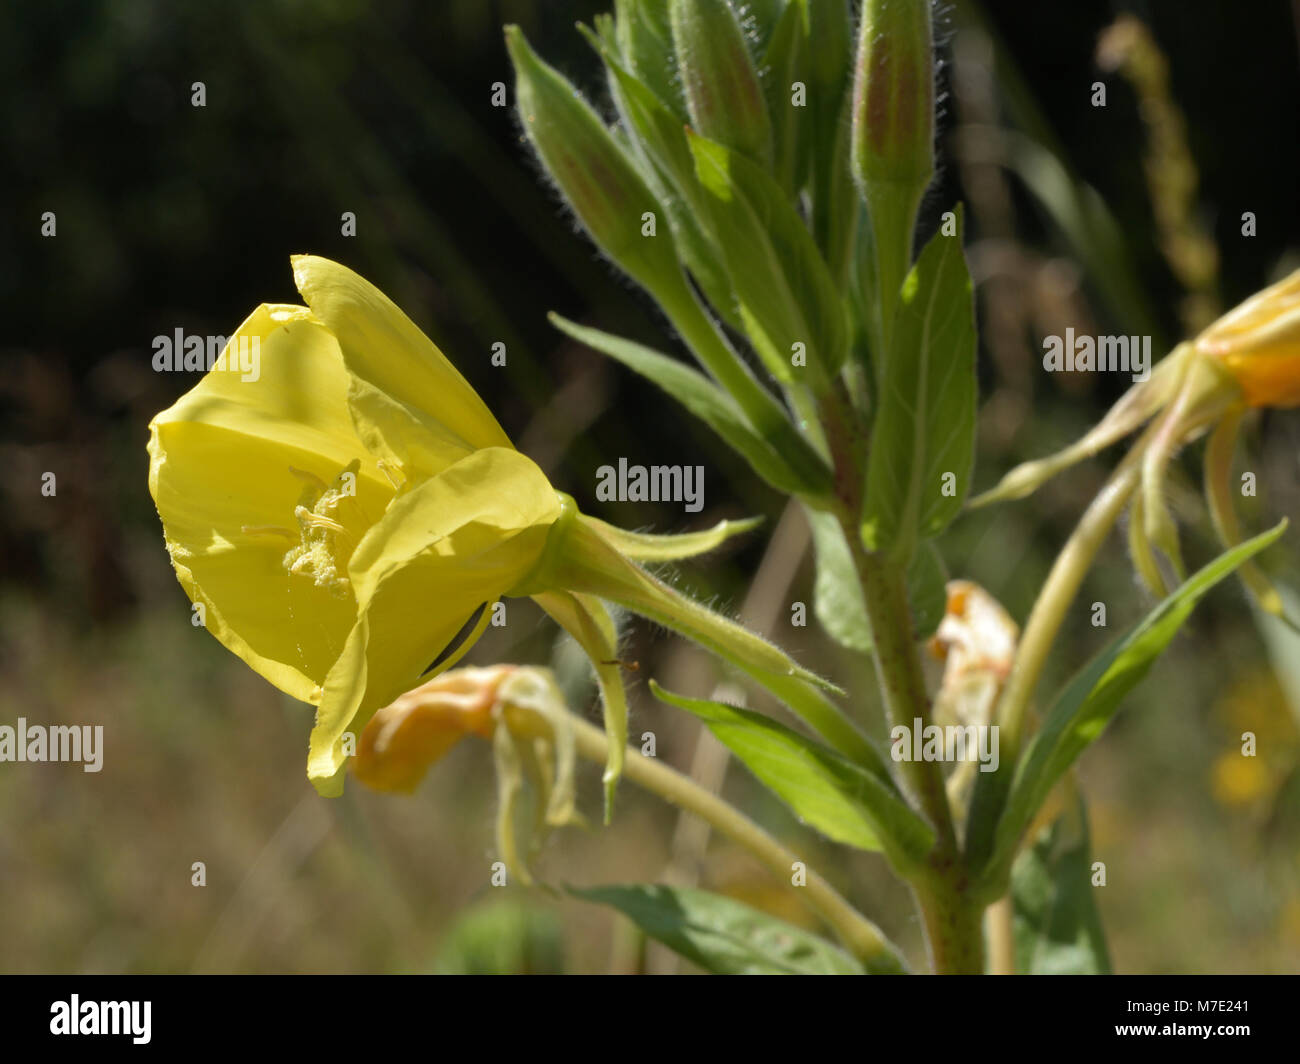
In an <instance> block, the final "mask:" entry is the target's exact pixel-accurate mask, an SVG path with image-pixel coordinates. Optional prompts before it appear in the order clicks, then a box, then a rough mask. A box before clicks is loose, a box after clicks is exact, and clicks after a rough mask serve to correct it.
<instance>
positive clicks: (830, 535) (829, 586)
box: [804, 507, 871, 654]
mask: <svg viewBox="0 0 1300 1064" xmlns="http://www.w3.org/2000/svg"><path fill="white" fill-rule="evenodd" d="M804 512H805V514H807V517H808V527H809V528H810V529H811V530H812V541H813V551H814V554H815V556H816V559H817V577H816V581H815V583H814V584H813V612H814V613H815V614H816V615H817V622H818V623H819V624H820V625H821V626H822V627H823V628H824V629H825V630H826V632H827V634H828V635H829V636H830V637H831V638H832V639H834V640H835V642H837V643H839V644H840V646H842V647H846V648H847V649H849V650H854V651H857V652H858V653H859V654H867V653H870V651H871V621H870V620H869V619H868V617H867V603H866V600H865V599H864V598H863V596H862V582H861V581H860V580H859V579H858V574H857V571H856V569H855V568H854V565H853V557H852V555H851V554H850V553H849V547H848V544H847V543H845V542H844V531H843V529H842V528H841V527H840V523H839V520H838V519H837V518H836V516H835V515H834V514H829V513H825V512H823V511H821V510H814V509H812V508H811V507H805V508H804Z"/></svg>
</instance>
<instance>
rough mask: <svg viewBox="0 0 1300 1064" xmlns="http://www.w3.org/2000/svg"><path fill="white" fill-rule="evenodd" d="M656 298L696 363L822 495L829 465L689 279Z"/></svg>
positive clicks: (811, 489) (663, 290)
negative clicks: (726, 333)
mask: <svg viewBox="0 0 1300 1064" xmlns="http://www.w3.org/2000/svg"><path fill="white" fill-rule="evenodd" d="M653 295H654V297H655V300H656V301H657V302H658V303H659V306H660V307H661V308H662V309H663V311H664V313H665V314H666V315H668V320H669V321H670V322H672V325H673V328H674V329H676V330H677V331H678V333H680V334H681V337H682V339H683V340H685V341H686V345H687V346H688V347H689V348H690V349H691V351H692V352H693V353H694V354H695V357H696V358H697V359H698V360H699V361H700V363H701V364H702V365H703V366H704V368H705V369H707V370H708V371H709V373H710V374H711V375H712V376H713V378H714V380H716V381H717V382H718V383H719V384H720V385H721V386H722V387H723V389H724V390H725V391H727V392H728V393H730V395H731V396H732V398H733V399H735V400H736V402H737V403H738V404H739V405H740V408H741V410H742V411H744V414H745V417H746V418H747V419H748V421H749V423H750V425H751V426H752V427H753V428H754V430H755V431H756V432H758V434H759V435H760V436H762V437H763V438H764V439H766V440H767V441H768V442H769V443H771V444H772V445H773V446H774V447H775V448H776V449H777V450H778V452H779V453H780V454H781V456H782V457H783V458H785V460H786V462H787V463H788V464H789V465H790V468H791V469H793V470H794V471H795V473H796V474H798V475H799V477H800V478H801V479H802V480H803V482H804V483H805V484H806V485H807V486H808V490H809V492H810V493H812V494H816V493H818V492H820V491H821V490H822V488H823V487H824V485H825V483H826V481H827V479H828V474H829V470H828V469H827V468H826V463H825V462H824V461H823V460H822V458H821V456H819V455H818V454H817V452H816V451H815V450H814V449H813V447H812V446H811V445H810V444H809V443H808V442H807V441H806V440H805V439H804V438H803V437H802V436H800V435H799V433H798V432H797V431H796V430H795V427H794V425H793V424H791V422H790V418H789V416H788V415H787V414H786V412H785V410H784V408H783V407H782V406H781V404H780V403H779V402H777V400H776V398H775V397H774V396H773V395H772V393H771V392H769V391H768V390H767V389H766V388H764V387H763V386H762V384H761V383H759V381H758V379H757V378H756V377H755V376H754V374H753V371H752V370H750V368H749V366H747V365H746V364H745V362H744V360H743V359H742V358H741V357H740V356H739V355H738V354H737V353H736V351H735V350H734V349H733V348H732V346H731V344H729V343H728V342H727V339H726V337H725V336H724V335H723V334H722V333H721V332H720V331H719V330H718V327H717V326H716V325H715V324H714V322H713V321H712V320H711V319H710V318H709V315H708V314H707V313H706V312H705V310H704V308H703V307H702V306H700V301H699V300H698V299H697V298H696V296H695V293H694V292H692V291H691V289H690V287H689V286H688V285H687V283H686V280H685V278H680V284H676V283H674V284H673V285H672V286H670V287H668V288H664V287H663V286H660V287H659V288H657V289H656V290H655V291H654V293H653Z"/></svg>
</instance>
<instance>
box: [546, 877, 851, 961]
mask: <svg viewBox="0 0 1300 1064" xmlns="http://www.w3.org/2000/svg"><path fill="white" fill-rule="evenodd" d="M568 890H569V893H570V894H572V895H574V896H575V897H578V898H582V899H583V900H584V901H591V902H597V903H599V904H601V905H609V906H612V907H613V908H615V909H617V910H618V911H619V912H621V913H622V914H623V915H624V916H626V917H627V918H628V919H629V920H631V921H632V922H633V923H634V924H636V925H637V927H639V928H640V929H641V930H642V931H644V932H645V933H646V934H647V935H649V936H650V937H651V938H653V939H655V941H657V942H662V943H663V944H664V945H665V946H667V947H669V948H670V949H672V950H674V951H675V952H677V953H680V954H681V955H682V956H683V957H685V958H686V959H687V960H688V961H693V962H694V963H695V964H698V965H699V966H700V967H701V968H703V969H704V970H705V971H708V972H712V973H713V974H714V975H863V974H865V973H864V971H863V969H862V966H861V965H859V964H858V963H857V962H856V961H854V960H853V958H851V957H850V956H849V955H848V954H847V953H844V952H843V951H842V950H840V949H838V948H837V947H835V946H833V945H831V944H830V943H829V942H827V941H826V940H825V939H823V938H819V937H818V936H817V935H814V934H812V933H811V932H809V931H805V930H803V929H802V928H799V927H795V926H794V924H789V923H786V922H785V921H784V920H778V919H777V918H776V917H774V916H768V915H767V914H766V913H761V912H759V911H758V910H757V909H753V908H750V907H749V906H748V905H744V904H742V903H741V902H738V901H733V900H732V899H731V898H727V897H723V896H722V895H721V894H713V893H711V892H710V891H707V890H696V889H694V888H689V887H660V886H653V885H651V884H639V883H638V884H630V885H627V886H612V887H591V888H588V889H586V890H582V889H579V888H576V887H569V888H568Z"/></svg>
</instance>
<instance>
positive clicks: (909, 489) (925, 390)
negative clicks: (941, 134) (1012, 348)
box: [863, 206, 976, 563]
mask: <svg viewBox="0 0 1300 1064" xmlns="http://www.w3.org/2000/svg"><path fill="white" fill-rule="evenodd" d="M956 217H957V228H956V233H955V234H954V235H952V236H944V235H943V231H942V230H940V231H939V232H938V233H936V234H935V235H934V237H933V238H932V239H931V240H930V242H929V243H928V244H927V245H926V247H925V250H924V251H922V252H921V257H920V259H919V260H918V261H917V264H916V265H915V266H914V267H913V268H912V271H911V272H910V273H909V274H908V275H907V280H906V281H905V282H904V283H903V290H902V293H901V295H900V301H899V305H898V313H897V316H896V317H895V320H894V329H893V333H892V336H893V339H892V341H891V349H890V355H889V358H888V360H887V361H886V365H885V377H884V381H883V384H882V389H881V395H880V403H879V412H878V413H877V415H876V423H875V426H874V428H873V430H872V434H871V458H870V461H869V464H868V469H867V501H866V507H865V511H864V520H863V538H864V540H865V541H866V543H867V545H868V546H869V547H870V548H871V549H873V550H885V551H888V552H889V554H890V556H891V557H892V558H893V559H894V560H896V561H898V562H901V563H905V562H907V561H909V560H910V559H911V557H912V553H913V551H914V550H915V548H916V545H917V543H918V542H920V541H921V540H924V539H929V538H931V537H933V536H937V535H938V534H939V533H940V532H942V531H943V530H944V528H945V527H946V526H947V525H948V523H949V522H950V521H951V520H952V519H953V518H954V517H956V516H957V513H958V512H959V511H960V510H961V506H962V501H963V500H964V499H965V497H966V491H967V488H968V487H969V483H970V472H971V465H972V463H973V461H974V456H975V403H976V385H975V317H974V302H973V296H972V291H971V280H970V274H969V273H968V272H967V269H966V257H965V255H964V254H963V253H962V243H961V241H962V211H961V207H960V206H958V208H957V211H956Z"/></svg>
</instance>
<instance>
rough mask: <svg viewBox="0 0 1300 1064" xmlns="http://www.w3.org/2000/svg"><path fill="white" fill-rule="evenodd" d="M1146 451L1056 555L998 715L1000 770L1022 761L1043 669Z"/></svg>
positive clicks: (1127, 462) (1136, 452)
mask: <svg viewBox="0 0 1300 1064" xmlns="http://www.w3.org/2000/svg"><path fill="white" fill-rule="evenodd" d="M1142 450H1143V447H1142V445H1141V443H1139V444H1138V446H1136V447H1134V448H1133V450H1132V451H1130V452H1129V455H1128V457H1126V458H1125V459H1124V461H1123V462H1122V463H1121V464H1120V467H1119V468H1118V469H1117V470H1116V471H1115V472H1114V474H1112V476H1111V478H1110V480H1109V481H1107V482H1106V486H1105V487H1103V488H1102V489H1101V491H1100V492H1098V493H1097V497H1096V498H1095V499H1093V500H1092V503H1091V505H1090V506H1089V507H1088V509H1087V511H1086V512H1085V513H1084V515H1083V517H1082V518H1081V519H1080V521H1079V524H1078V526H1077V527H1076V528H1075V530H1074V532H1073V534H1072V535H1071V536H1070V539H1069V541H1068V542H1067V543H1066V544H1065V547H1064V549H1062V551H1061V553H1060V554H1058V555H1057V557H1056V561H1055V563H1054V564H1053V565H1052V571H1051V572H1050V573H1049V574H1048V577H1047V581H1046V582H1045V583H1044V584H1043V586H1042V589H1041V590H1040V591H1039V592H1038V599H1037V601H1035V603H1034V608H1033V610H1032V611H1031V612H1030V614H1029V620H1028V621H1026V622H1025V629H1024V632H1023V633H1022V635H1021V637H1020V646H1019V648H1018V649H1017V651H1016V660H1015V662H1014V663H1013V664H1012V666H1011V674H1010V676H1008V677H1007V684H1006V687H1005V688H1004V689H1003V691H1002V699H1001V701H1000V703H999V705H998V711H997V719H998V724H999V726H1000V730H1001V735H1000V736H999V738H1000V740H1001V744H1002V755H1001V756H1002V764H1004V765H1006V766H1008V767H1009V768H1010V766H1014V765H1015V763H1016V759H1017V757H1018V756H1019V752H1020V747H1021V744H1022V742H1023V741H1024V730H1025V716H1026V714H1027V712H1028V709H1029V702H1030V699H1031V698H1033V694H1034V689H1035V688H1036V687H1037V686H1038V679H1039V676H1041V675H1042V671H1043V665H1044V664H1045V663H1046V661H1047V656H1048V654H1050V653H1051V650H1052V645H1053V644H1054V643H1055V642H1056V636H1057V634H1058V633H1059V632H1060V630H1061V624H1062V622H1063V621H1064V620H1065V614H1066V611H1067V610H1068V609H1069V608H1070V604H1071V603H1072V602H1073V601H1074V596H1075V595H1076V594H1077V593H1078V590H1079V586H1080V585H1081V584H1082V583H1083V578H1084V577H1085V576H1086V575H1087V573H1088V570H1089V569H1090V568H1091V567H1092V563H1093V560H1094V559H1095V558H1096V556H1097V552H1098V551H1099V550H1100V549H1101V546H1102V544H1103V543H1104V542H1105V541H1106V537H1107V536H1109V535H1110V532H1111V529H1112V528H1114V527H1115V522H1116V521H1118V520H1119V515H1120V514H1121V513H1123V512H1124V506H1125V504H1127V502H1128V500H1129V497H1130V496H1131V495H1132V494H1133V491H1134V489H1135V488H1136V487H1137V484H1138V481H1139V479H1140V477H1141V471H1142V470H1141V463H1140V456H1141V454H1142Z"/></svg>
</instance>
